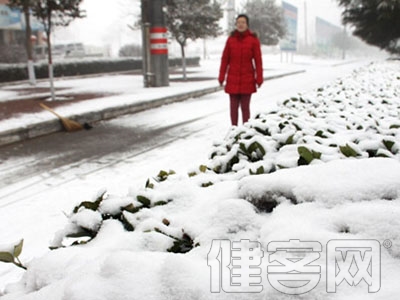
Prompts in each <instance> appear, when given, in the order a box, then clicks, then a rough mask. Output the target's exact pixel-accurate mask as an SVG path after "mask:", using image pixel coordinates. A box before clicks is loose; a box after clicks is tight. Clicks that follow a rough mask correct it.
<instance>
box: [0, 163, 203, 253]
mask: <svg viewBox="0 0 400 300" xmlns="http://www.w3.org/2000/svg"><path fill="white" fill-rule="evenodd" d="M173 174H175V172H174V171H169V172H166V171H160V172H159V174H158V175H157V176H156V177H155V178H154V180H155V181H156V182H163V181H165V180H166V179H167V178H168V176H170V175H173ZM154 188H155V184H154V183H152V182H151V181H150V179H148V180H147V182H146V186H145V189H144V190H142V191H141V193H140V194H137V195H136V196H134V195H132V196H131V197H116V196H113V195H107V193H106V190H104V189H102V190H100V191H99V192H98V193H97V195H96V196H95V197H94V199H93V200H92V201H83V202H81V203H80V204H78V205H77V206H75V208H74V210H73V212H72V214H71V215H70V216H69V217H68V218H69V222H68V224H67V226H66V227H65V228H64V229H62V230H60V231H59V232H58V233H57V234H56V236H55V238H54V240H53V242H52V245H51V247H50V248H51V249H57V248H60V247H63V246H64V244H65V243H68V242H70V241H71V240H72V243H71V242H70V245H79V244H85V243H87V242H89V241H91V240H92V239H94V238H95V237H96V236H97V234H98V233H99V231H100V230H101V228H102V225H103V223H104V222H105V221H106V220H115V221H119V222H120V223H121V224H122V226H123V228H124V229H125V230H126V231H128V232H129V231H134V230H135V224H136V223H137V219H135V217H134V216H133V215H134V214H136V213H137V212H139V211H141V210H146V209H147V210H148V209H151V208H153V207H157V206H161V205H166V204H168V203H169V202H171V201H172V199H163V200H160V199H159V198H158V195H157V194H156V193H154V192H153V189H154ZM138 218H139V219H140V217H138ZM152 224H156V223H152ZM157 224H158V225H156V226H151V228H150V229H147V230H146V231H150V230H151V231H155V232H157V233H161V234H163V235H165V236H167V237H169V238H170V239H172V240H173V243H172V246H171V247H170V248H168V249H167V251H168V252H174V253H185V252H187V251H190V250H191V249H192V248H193V247H194V246H195V245H194V242H193V239H192V238H191V237H190V236H189V235H188V234H187V233H185V232H184V230H183V229H182V230H176V229H175V230H172V231H171V230H170V229H169V228H167V227H168V226H169V225H170V222H169V221H168V219H165V218H164V219H163V220H162V222H159V223H157ZM157 226H158V227H157ZM67 245H68V244H67ZM0 254H1V253H0ZM0 259H1V257H0Z"/></svg>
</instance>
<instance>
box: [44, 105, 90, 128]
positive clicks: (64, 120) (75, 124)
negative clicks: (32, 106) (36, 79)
mask: <svg viewBox="0 0 400 300" xmlns="http://www.w3.org/2000/svg"><path fill="white" fill-rule="evenodd" d="M40 106H41V107H42V108H44V109H45V110H48V111H49V112H51V113H52V114H54V115H56V116H57V118H59V119H60V120H61V123H62V125H63V126H64V128H65V130H66V131H78V130H82V129H83V126H82V125H81V124H79V123H78V122H75V121H73V120H70V119H67V118H64V117H61V116H60V115H59V114H58V113H56V112H55V111H54V110H52V109H51V108H50V107H48V106H47V105H45V104H43V103H40Z"/></svg>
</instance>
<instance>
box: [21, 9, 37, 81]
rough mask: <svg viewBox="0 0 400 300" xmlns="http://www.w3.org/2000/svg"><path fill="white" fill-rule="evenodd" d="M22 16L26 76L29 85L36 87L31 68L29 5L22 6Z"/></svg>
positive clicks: (33, 70)
mask: <svg viewBox="0 0 400 300" xmlns="http://www.w3.org/2000/svg"><path fill="white" fill-rule="evenodd" d="M24 15H25V26H26V28H25V33H26V35H25V42H26V53H27V56H28V75H29V83H30V84H31V85H36V76H35V68H34V66H33V55H32V41H31V35H32V30H31V19H30V13H29V5H25V6H24Z"/></svg>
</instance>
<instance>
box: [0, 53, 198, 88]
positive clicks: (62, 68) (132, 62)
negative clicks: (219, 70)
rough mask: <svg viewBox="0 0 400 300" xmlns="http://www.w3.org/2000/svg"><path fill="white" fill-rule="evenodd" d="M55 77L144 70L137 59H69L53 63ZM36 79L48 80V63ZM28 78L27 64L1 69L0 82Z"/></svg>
mask: <svg viewBox="0 0 400 300" xmlns="http://www.w3.org/2000/svg"><path fill="white" fill-rule="evenodd" d="M199 61H200V58H199V57H188V58H186V63H187V65H189V66H198V65H199ZM181 64H182V60H181V59H180V58H170V59H169V66H170V67H177V66H180V65H181ZM53 67H54V76H55V77H63V76H76V75H87V74H99V73H109V72H121V71H133V70H141V69H142V60H141V59H136V58H113V59H106V58H90V59H68V60H62V61H56V62H54V63H53ZM35 75H36V78H48V65H47V63H46V62H41V63H36V64H35ZM27 78H28V71H27V68H26V64H10V65H4V64H3V65H2V66H1V67H0V82H9V81H17V80H25V79H27Z"/></svg>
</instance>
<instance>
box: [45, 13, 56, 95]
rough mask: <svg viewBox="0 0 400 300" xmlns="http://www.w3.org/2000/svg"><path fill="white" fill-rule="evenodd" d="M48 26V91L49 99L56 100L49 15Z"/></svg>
mask: <svg viewBox="0 0 400 300" xmlns="http://www.w3.org/2000/svg"><path fill="white" fill-rule="evenodd" d="M48 24H49V25H48V28H47V30H46V34H47V55H48V62H49V80H50V92H51V100H52V101H55V100H56V94H55V92H54V73H53V58H52V55H51V41H50V32H51V18H50V16H49V19H48Z"/></svg>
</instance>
